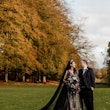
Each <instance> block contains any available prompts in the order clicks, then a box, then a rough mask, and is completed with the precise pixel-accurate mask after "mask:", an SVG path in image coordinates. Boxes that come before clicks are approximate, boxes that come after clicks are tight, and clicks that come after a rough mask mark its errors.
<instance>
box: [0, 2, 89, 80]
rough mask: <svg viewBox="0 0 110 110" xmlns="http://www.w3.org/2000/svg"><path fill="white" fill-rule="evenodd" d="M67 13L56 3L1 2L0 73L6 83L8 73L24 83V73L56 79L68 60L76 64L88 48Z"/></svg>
mask: <svg viewBox="0 0 110 110" xmlns="http://www.w3.org/2000/svg"><path fill="white" fill-rule="evenodd" d="M67 13H68V10H67V8H66V7H65V6H64V5H63V4H62V2H61V1H59V0H17V1H13V0H3V1H0V71H1V73H4V74H5V81H6V82H8V77H9V76H8V75H9V73H10V74H11V73H14V74H15V79H16V80H18V79H19V77H20V78H21V79H23V81H25V74H28V75H33V76H34V79H35V80H36V78H38V77H39V76H42V75H43V74H45V75H47V77H48V78H52V77H53V78H54V79H58V78H59V77H60V75H61V73H62V72H63V70H64V67H65V65H66V63H67V61H68V60H69V59H74V60H75V61H76V62H79V60H80V55H79V53H80V52H81V51H82V50H87V49H86V48H85V47H89V46H90V45H88V46H87V45H86V44H87V40H86V39H84V37H82V36H81V35H80V32H81V29H80V27H79V26H78V25H77V24H72V23H71V21H70V20H69V19H68V15H67ZM82 38H83V42H81V39H82ZM85 42H86V43H85ZM85 45H86V46H85ZM78 67H79V64H78Z"/></svg>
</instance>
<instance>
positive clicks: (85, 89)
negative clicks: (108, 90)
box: [79, 68, 95, 110]
mask: <svg viewBox="0 0 110 110" xmlns="http://www.w3.org/2000/svg"><path fill="white" fill-rule="evenodd" d="M79 78H80V87H81V91H80V98H81V104H82V108H83V101H84V103H85V106H86V108H87V110H94V106H93V90H92V88H94V86H95V77H94V72H93V69H91V68H87V69H86V70H85V72H84V70H83V69H80V70H79Z"/></svg>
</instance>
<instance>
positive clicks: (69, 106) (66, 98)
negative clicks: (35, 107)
mask: <svg viewBox="0 0 110 110" xmlns="http://www.w3.org/2000/svg"><path fill="white" fill-rule="evenodd" d="M67 70H68V65H67V67H66V69H65V71H64V74H63V76H62V78H61V80H60V83H59V86H58V88H57V90H56V92H55V93H54V95H53V97H52V98H51V100H50V101H49V102H48V104H47V105H46V106H44V107H43V108H42V109H40V110H82V109H81V104H80V98H79V90H78V89H79V88H78V87H79V79H78V75H77V72H76V70H74V73H75V74H74V76H73V75H72V74H71V73H70V72H69V71H68V75H67V78H66V80H68V79H70V81H71V79H73V78H74V77H75V79H76V80H77V81H76V80H75V83H74V84H75V87H76V85H77V88H75V89H74V87H73V85H72V84H73V82H72V83H63V78H64V75H65V73H66V71H67Z"/></svg>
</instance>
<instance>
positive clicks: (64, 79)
mask: <svg viewBox="0 0 110 110" xmlns="http://www.w3.org/2000/svg"><path fill="white" fill-rule="evenodd" d="M67 73H68V72H67V71H66V73H65V75H64V78H63V82H64V83H66V78H67Z"/></svg>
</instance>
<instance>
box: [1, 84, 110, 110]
mask: <svg viewBox="0 0 110 110" xmlns="http://www.w3.org/2000/svg"><path fill="white" fill-rule="evenodd" d="M55 89H56V87H55V86H26V87H25V86H23V87H22V86H21V87H17V86H1V87H0V110H39V109H40V108H41V107H43V106H44V105H45V104H46V103H47V102H48V100H49V99H50V97H51V96H52V95H53V93H54V91H55ZM94 98H95V99H94V103H95V110H110V88H96V89H95V91H94Z"/></svg>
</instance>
